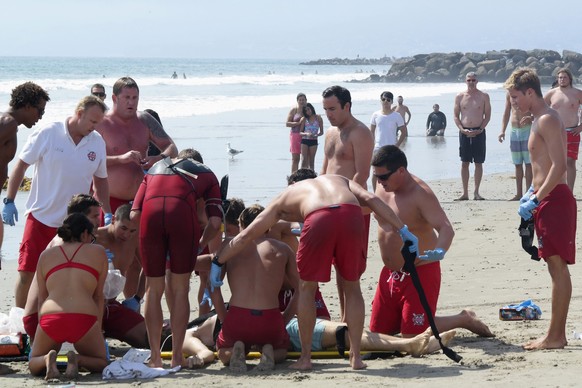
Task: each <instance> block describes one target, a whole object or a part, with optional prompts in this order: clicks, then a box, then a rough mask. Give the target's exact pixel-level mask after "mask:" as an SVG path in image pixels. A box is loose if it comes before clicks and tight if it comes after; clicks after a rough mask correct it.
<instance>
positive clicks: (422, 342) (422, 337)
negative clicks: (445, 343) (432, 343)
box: [406, 327, 432, 357]
mask: <svg viewBox="0 0 582 388" xmlns="http://www.w3.org/2000/svg"><path fill="white" fill-rule="evenodd" d="M430 337H432V330H431V329H430V327H429V328H428V329H426V330H425V331H424V333H421V334H419V335H417V336H416V337H413V338H411V339H410V344H409V345H408V346H409V348H408V349H407V350H406V353H408V354H410V355H411V356H412V357H420V356H421V355H423V354H426V349H427V347H428V341H429V340H430Z"/></svg>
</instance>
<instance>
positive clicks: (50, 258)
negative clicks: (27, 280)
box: [29, 213, 107, 380]
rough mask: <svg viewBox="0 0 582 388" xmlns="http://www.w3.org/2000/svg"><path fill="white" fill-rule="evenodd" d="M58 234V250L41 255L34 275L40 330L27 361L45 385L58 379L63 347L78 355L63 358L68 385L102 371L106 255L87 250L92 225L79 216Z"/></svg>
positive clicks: (101, 250)
mask: <svg viewBox="0 0 582 388" xmlns="http://www.w3.org/2000/svg"><path fill="white" fill-rule="evenodd" d="M57 234H58V236H59V237H61V238H62V239H63V244H62V245H60V246H56V247H53V248H49V249H47V250H45V251H44V252H43V253H42V254H41V255H40V258H39V261H38V266H37V270H36V278H37V281H38V290H39V291H38V298H39V301H38V304H39V324H38V329H37V332H36V336H35V338H34V342H33V345H32V350H31V352H30V361H29V368H30V372H31V374H33V375H42V373H46V375H45V378H46V379H47V380H49V379H55V378H59V377H60V372H59V370H58V369H57V363H56V360H57V352H58V351H59V350H60V348H61V344H62V343H63V342H70V343H72V344H73V345H74V347H75V350H76V351H77V352H78V355H77V354H76V353H75V352H73V351H70V352H68V353H67V357H68V363H67V369H66V371H65V377H66V378H67V379H72V378H75V377H76V376H77V374H78V370H79V367H83V368H85V369H87V370H89V371H91V372H101V371H103V368H105V366H107V359H106V352H105V340H104V338H103V334H102V332H101V318H102V312H103V303H104V296H103V284H104V283H105V278H106V277H107V256H106V255H105V249H104V248H103V247H102V246H100V245H92V244H91V242H92V241H93V239H94V237H93V224H92V223H91V222H90V221H89V219H88V218H87V217H86V216H85V215H83V214H81V213H74V214H71V215H70V216H68V217H67V218H66V219H65V221H64V223H63V225H62V226H61V227H59V228H58V231H57Z"/></svg>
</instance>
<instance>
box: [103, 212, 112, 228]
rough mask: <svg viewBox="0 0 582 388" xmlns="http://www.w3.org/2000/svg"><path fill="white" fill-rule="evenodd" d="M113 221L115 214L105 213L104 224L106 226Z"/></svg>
mask: <svg viewBox="0 0 582 388" xmlns="http://www.w3.org/2000/svg"><path fill="white" fill-rule="evenodd" d="M112 220H113V214H111V213H105V214H104V215H103V222H104V223H105V226H107V225H109V224H111V221H112Z"/></svg>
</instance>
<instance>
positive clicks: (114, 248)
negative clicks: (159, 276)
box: [95, 204, 149, 348]
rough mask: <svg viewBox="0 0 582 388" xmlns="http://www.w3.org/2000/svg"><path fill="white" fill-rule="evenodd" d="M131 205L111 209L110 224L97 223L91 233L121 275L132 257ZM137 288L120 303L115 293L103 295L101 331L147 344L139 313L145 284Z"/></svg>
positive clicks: (137, 344) (133, 223)
mask: <svg viewBox="0 0 582 388" xmlns="http://www.w3.org/2000/svg"><path fill="white" fill-rule="evenodd" d="M130 212H131V205H129V204H125V205H121V206H120V207H118V208H117V210H115V214H114V216H113V220H112V222H111V224H109V225H107V226H103V227H100V228H99V229H98V230H97V233H95V237H96V243H97V244H100V245H102V246H103V247H104V248H105V253H107V259H108V260H109V262H110V263H111V264H113V268H115V269H117V270H119V272H120V273H121V274H122V275H124V276H125V274H126V273H127V271H128V269H129V267H130V266H131V264H132V262H133V261H134V260H135V251H136V248H137V243H138V241H137V230H138V227H139V225H138V224H137V222H136V221H134V220H130V218H129V216H130ZM143 286H144V287H142V289H141V290H140V292H139V293H138V294H136V295H133V296H132V297H130V298H126V299H125V300H124V301H123V302H122V303H119V302H118V301H117V300H116V297H117V295H116V296H115V297H112V296H107V297H108V298H110V299H108V300H106V301H105V311H104V313H103V331H104V334H105V336H106V337H110V338H115V339H117V340H120V341H124V342H127V343H128V344H129V345H131V346H133V347H136V348H148V347H149V343H148V337H147V332H146V326H145V321H144V318H143V316H142V315H141V314H140V313H139V306H140V302H141V300H142V298H143V294H144V292H145V284H144V285H143Z"/></svg>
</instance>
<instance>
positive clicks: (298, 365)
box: [289, 357, 313, 370]
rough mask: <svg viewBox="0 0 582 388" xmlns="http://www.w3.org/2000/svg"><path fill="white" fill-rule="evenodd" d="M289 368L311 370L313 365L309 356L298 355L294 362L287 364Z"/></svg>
mask: <svg viewBox="0 0 582 388" xmlns="http://www.w3.org/2000/svg"><path fill="white" fill-rule="evenodd" d="M289 368H291V369H296V370H311V369H313V365H311V357H299V359H298V360H297V361H296V362H295V363H294V364H291V365H289Z"/></svg>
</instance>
